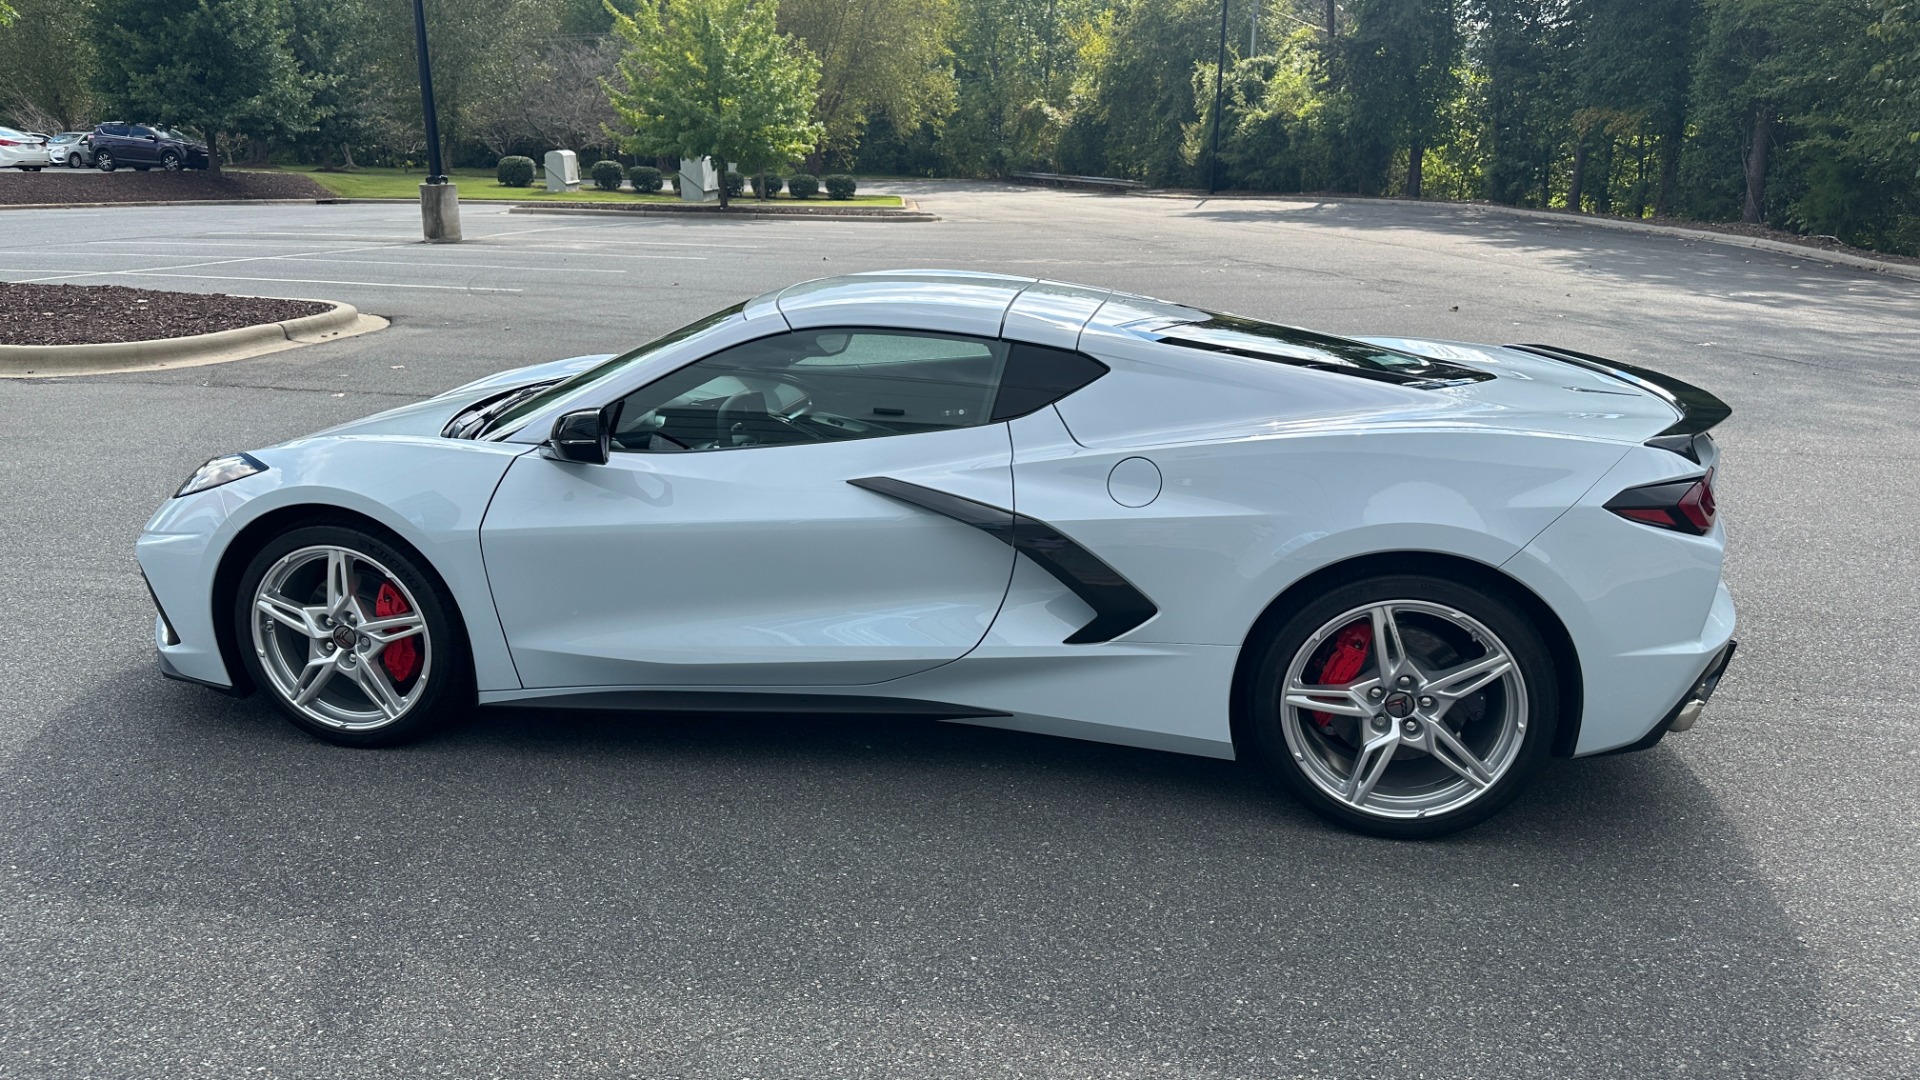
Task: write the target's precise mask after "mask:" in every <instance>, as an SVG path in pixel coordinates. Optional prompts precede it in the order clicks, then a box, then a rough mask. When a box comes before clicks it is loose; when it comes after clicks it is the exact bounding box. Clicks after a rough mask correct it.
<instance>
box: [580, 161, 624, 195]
mask: <svg viewBox="0 0 1920 1080" xmlns="http://www.w3.org/2000/svg"><path fill="white" fill-rule="evenodd" d="M587 175H588V176H591V177H593V186H594V187H597V188H599V189H600V190H601V191H619V190H620V181H622V180H625V179H626V178H627V170H626V169H625V168H624V167H623V166H622V165H621V164H620V163H619V162H617V161H596V162H594V163H593V167H592V168H590V169H588V170H587Z"/></svg>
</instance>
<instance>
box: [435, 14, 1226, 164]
mask: <svg viewBox="0 0 1920 1080" xmlns="http://www.w3.org/2000/svg"><path fill="white" fill-rule="evenodd" d="M413 2H414V3H416V4H417V3H419V2H420V0H413ZM1226 73H1227V0H1220V54H1219V56H1218V58H1217V59H1215V61H1214V64H1213V134H1212V136H1211V137H1210V138H1209V139H1208V144H1209V145H1208V147H1207V194H1209V195H1211V194H1213V193H1214V192H1215V191H1217V190H1219V188H1220V80H1221V79H1222V78H1224V77H1225V76H1226Z"/></svg>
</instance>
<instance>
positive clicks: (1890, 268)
mask: <svg viewBox="0 0 1920 1080" xmlns="http://www.w3.org/2000/svg"><path fill="white" fill-rule="evenodd" d="M1464 205H1467V206H1472V207H1474V208H1475V209H1478V210H1492V211H1494V212H1495V213H1499V214H1506V215H1509V216H1511V217H1526V218H1535V219H1538V220H1542V221H1565V222H1572V223H1576V224H1580V225H1598V226H1600V227H1601V228H1603V229H1616V230H1618V231H1620V232H1637V233H1655V234H1659V235H1664V236H1679V237H1684V238H1686V239H1688V240H1710V241H1712V242H1713V243H1716V244H1726V245H1727V246H1729V247H1743V248H1749V249H1751V250H1754V251H1770V252H1774V253H1776V254H1780V255H1792V256H1794V257H1796V258H1800V259H1806V260H1808V261H1810V262H1825V263H1837V264H1839V265H1841V266H1853V267H1858V268H1859V269H1862V270H1872V271H1874V272H1875V273H1880V274H1886V275H1888V276H1890V277H1899V278H1908V279H1910V280H1913V281H1920V266H1915V265H1911V264H1908V263H1897V262H1888V261H1886V260H1884V259H1872V258H1868V257H1866V256H1863V255H1853V254H1850V253H1848V252H1845V251H1829V250H1827V249H1826V248H1817V247H1812V246H1810V245H1807V244H1792V243H1788V242H1787V241H1785V240H1769V239H1767V238H1766V237H1764V236H1741V235H1740V234H1738V233H1723V232H1715V231H1714V230H1712V229H1688V228H1683V227H1680V226H1675V225H1656V224H1654V223H1653V222H1650V221H1626V220H1622V219H1620V218H1609V217H1601V216H1598V215H1594V214H1562V213H1555V212H1553V211H1550V210H1532V209H1528V208H1527V207H1524V206H1490V205H1486V204H1482V203H1467V204H1464Z"/></svg>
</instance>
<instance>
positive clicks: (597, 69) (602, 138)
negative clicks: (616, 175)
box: [465, 8, 620, 161]
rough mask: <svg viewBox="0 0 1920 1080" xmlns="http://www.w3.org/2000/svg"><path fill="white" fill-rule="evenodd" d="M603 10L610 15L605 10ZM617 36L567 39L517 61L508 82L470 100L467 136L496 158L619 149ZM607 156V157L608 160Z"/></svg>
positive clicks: (507, 73)
mask: <svg viewBox="0 0 1920 1080" xmlns="http://www.w3.org/2000/svg"><path fill="white" fill-rule="evenodd" d="M601 10H603V11H604V10H605V9H604V8H602V9H601ZM619 59H620V42H619V40H618V39H616V38H612V37H608V38H597V39H596V38H588V39H585V40H581V39H577V38H566V39H562V40H560V41H558V42H555V43H552V44H549V45H547V46H546V47H545V48H542V49H539V50H537V51H528V52H524V53H521V54H519V55H518V56H516V57H514V58H512V61H511V63H510V64H509V65H508V67H507V68H506V77H505V78H503V79H500V80H498V81H497V82H496V83H494V84H493V85H490V86H489V87H487V89H486V92H484V93H482V94H481V95H480V97H479V98H477V99H476V100H474V101H473V102H471V103H470V108H469V109H468V112H467V123H466V128H465V130H466V134H467V136H468V137H469V138H471V139H474V140H475V141H477V142H479V143H480V144H481V145H482V146H485V147H486V148H487V150H488V151H489V152H490V153H492V154H493V155H494V156H495V157H501V156H504V155H507V154H512V153H518V152H521V151H526V152H527V153H529V154H531V155H532V156H534V157H536V158H537V157H539V156H540V154H542V153H544V152H545V151H546V150H549V149H552V148H554V147H565V148H567V149H569V150H574V151H578V152H580V153H581V154H582V157H581V160H582V161H595V160H598V157H588V156H585V155H586V152H587V150H588V149H589V148H593V149H604V150H606V151H607V152H608V153H611V152H613V150H614V143H615V140H614V139H613V138H612V137H611V136H610V135H609V134H608V129H610V128H611V127H612V126H613V125H614V124H615V123H616V122H617V121H618V117H616V116H615V115H614V112H613V108H612V106H611V105H610V104H608V101H607V94H606V91H605V90H603V89H602V88H601V87H602V84H603V83H604V82H605V81H606V80H607V79H609V78H611V77H612V76H613V75H614V74H615V72H616V71H617V67H616V65H617V64H618V62H619ZM605 156H606V154H600V155H599V157H605Z"/></svg>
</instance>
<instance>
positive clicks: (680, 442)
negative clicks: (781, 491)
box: [614, 329, 1007, 452]
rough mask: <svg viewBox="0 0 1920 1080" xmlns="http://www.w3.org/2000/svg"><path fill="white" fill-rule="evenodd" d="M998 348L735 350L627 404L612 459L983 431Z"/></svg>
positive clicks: (1001, 359) (1002, 359)
mask: <svg viewBox="0 0 1920 1080" xmlns="http://www.w3.org/2000/svg"><path fill="white" fill-rule="evenodd" d="M1006 355H1007V345H1006V343H1005V342H1001V341H988V340H984V339H980V338H969V337H956V336H948V335H941V334H922V333H915V332H911V331H904V330H837V329H836V330H802V331H796V332H794V333H788V334H777V335H774V336H773V337H768V338H761V339H760V340H758V341H751V342H748V343H746V344H744V345H738V346H735V347H734V348H731V349H727V350H725V351H723V352H719V353H715V354H714V355H712V356H709V357H707V358H706V359H704V360H699V361H696V362H694V363H692V364H689V365H688V366H686V367H684V368H681V369H680V370H678V371H676V372H674V373H672V374H671V375H667V376H665V377H664V378H661V379H659V380H658V381H656V382H653V383H651V384H649V385H647V386H645V387H643V388H641V389H640V390H637V391H635V392H634V393H632V394H630V395H628V396H627V398H626V400H625V402H623V403H622V407H621V411H620V422H619V424H618V425H617V426H616V428H615V434H614V445H615V448H616V449H621V450H633V451H663V452H671V451H684V450H736V449H744V448H747V447H756V446H790V445H797V444H805V443H815V442H840V441H844V440H847V439H872V438H880V437H884V436H888V435H910V434H914V433H917V432H924V431H940V430H945V429H948V428H963V427H975V426H977V425H980V424H985V423H989V422H990V420H991V414H992V411H993V402H994V395H995V393H996V391H997V390H998V388H999V385H1000V374H1001V369H1002V367H1003V366H1004V365H1005V363H1006Z"/></svg>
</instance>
